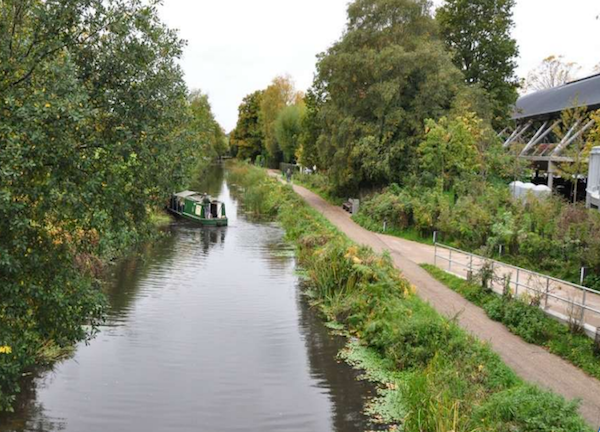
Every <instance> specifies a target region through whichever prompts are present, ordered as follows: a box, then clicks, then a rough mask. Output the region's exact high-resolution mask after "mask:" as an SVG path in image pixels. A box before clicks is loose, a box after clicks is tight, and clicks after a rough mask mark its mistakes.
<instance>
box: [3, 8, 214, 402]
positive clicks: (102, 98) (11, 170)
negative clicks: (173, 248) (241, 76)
mask: <svg viewBox="0 0 600 432" xmlns="http://www.w3.org/2000/svg"><path fill="white" fill-rule="evenodd" d="M156 6H157V2H156V1H142V0H63V1H21V0H7V1H3V2H0V34H1V35H2V36H1V37H0V298H1V299H2V302H0V317H1V321H2V325H1V326H0V345H6V346H10V347H11V349H12V353H11V354H10V355H2V356H0V411H1V410H4V409H9V408H10V406H11V404H12V402H13V400H14V399H13V395H14V393H15V392H16V391H17V390H18V377H19V376H20V372H21V371H22V370H23V369H24V368H26V367H28V366H30V365H31V364H32V363H33V362H34V361H35V360H36V356H37V355H38V351H39V348H40V346H41V345H42V344H54V345H57V346H65V345H69V344H71V343H73V342H75V341H76V340H78V339H80V338H83V337H85V336H86V335H88V331H87V330H85V329H86V328H87V329H89V328H92V329H93V327H94V325H95V324H97V323H98V322H99V320H100V319H101V317H102V307H101V304H102V302H101V299H102V296H101V294H100V291H99V290H98V289H97V287H94V284H93V281H94V278H95V277H96V275H97V270H98V263H99V261H100V258H110V257H113V256H115V255H116V254H117V252H118V251H119V250H123V249H124V248H127V247H128V246H130V245H131V244H132V243H133V242H135V241H137V240H139V239H142V238H144V237H145V236H146V235H147V234H148V233H149V232H150V212H149V210H150V209H152V208H153V207H160V206H162V205H163V203H164V201H165V198H166V197H168V194H169V193H170V192H172V191H173V190H175V189H177V188H179V187H182V186H183V185H184V183H185V182H186V179H187V178H188V176H189V174H190V172H191V170H192V169H193V168H194V165H195V161H197V160H198V159H199V158H200V156H201V155H202V154H203V152H204V151H205V150H206V149H207V148H208V147H209V146H210V143H209V142H208V141H210V139H209V137H208V136H202V135H200V134H199V128H204V126H205V123H204V120H201V119H200V117H198V113H199V111H202V112H203V113H204V114H203V115H205V114H206V109H207V107H206V105H205V104H204V102H202V104H204V106H203V107H201V109H199V107H198V106H197V104H196V102H197V101H194V100H192V101H191V102H190V101H188V98H187V89H186V87H185V84H184V82H183V79H182V72H181V70H180V68H179V67H178V66H177V59H178V58H179V57H180V55H181V52H182V47H183V42H182V41H181V40H179V38H178V36H177V34H176V33H175V32H173V31H172V30H169V29H168V28H166V27H165V26H164V25H163V24H162V23H161V22H160V20H159V18H158V14H157V9H156ZM205 117H206V116H205ZM195 122H199V123H198V124H197V127H196V129H195V130H194V128H193V127H192V128H189V127H188V125H189V124H190V123H192V124H193V123H195ZM83 324H91V327H83V326H82V325H83Z"/></svg>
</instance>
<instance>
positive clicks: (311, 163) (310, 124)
mask: <svg viewBox="0 0 600 432" xmlns="http://www.w3.org/2000/svg"><path fill="white" fill-rule="evenodd" d="M304 104H305V107H306V110H305V112H304V115H303V116H302V124H301V130H300V136H299V137H298V140H299V144H300V148H299V152H298V153H299V157H298V162H300V163H301V164H302V165H304V166H306V167H309V168H311V169H312V168H313V167H315V166H316V167H317V168H319V169H325V168H326V167H325V166H323V164H322V163H321V160H320V157H319V151H320V147H319V146H317V141H318V140H319V136H320V135H321V130H322V126H321V120H322V119H321V117H322V116H321V114H320V113H321V106H322V105H323V101H322V100H320V99H319V96H318V94H317V93H316V92H315V91H313V90H312V89H309V90H308V92H307V93H306V95H305V96H304Z"/></svg>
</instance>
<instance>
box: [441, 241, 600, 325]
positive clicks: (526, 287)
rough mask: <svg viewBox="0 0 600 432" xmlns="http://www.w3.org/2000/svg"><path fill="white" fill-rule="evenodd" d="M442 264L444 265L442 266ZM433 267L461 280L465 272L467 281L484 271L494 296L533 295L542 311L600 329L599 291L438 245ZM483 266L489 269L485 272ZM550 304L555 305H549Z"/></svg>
mask: <svg viewBox="0 0 600 432" xmlns="http://www.w3.org/2000/svg"><path fill="white" fill-rule="evenodd" d="M440 261H441V262H443V263H444V264H442V265H440ZM446 263H447V264H446ZM434 264H435V265H436V267H439V268H441V269H443V270H447V271H448V272H449V273H453V274H456V275H457V276H459V277H463V274H461V270H462V272H463V273H466V275H465V276H466V277H465V278H466V279H472V278H474V277H475V276H476V275H478V274H481V273H482V269H483V270H484V271H487V272H488V273H489V279H490V283H491V285H490V286H489V288H490V289H492V290H494V291H495V292H498V293H501V294H502V293H505V291H506V290H507V289H514V291H512V294H513V295H514V296H515V297H518V296H519V295H521V296H522V295H523V294H529V295H531V294H532V293H533V297H532V298H533V299H537V300H538V302H539V303H538V304H539V306H540V308H542V309H543V310H544V311H546V312H547V313H550V314H552V315H554V316H558V317H559V318H563V319H565V320H568V321H570V322H574V323H577V322H578V323H579V324H580V325H581V326H583V327H584V328H585V330H586V331H588V332H595V331H596V329H597V328H599V327H600V291H596V290H594V289H591V288H588V287H585V286H583V285H578V284H575V283H572V282H568V281H565V280H561V279H557V278H555V277H552V276H548V275H545V274H542V273H538V272H534V271H531V270H527V269H524V268H521V267H517V266H515V265H512V264H507V263H504V262H500V261H496V260H494V259H491V258H487V257H483V256H481V255H477V254H474V253H471V252H465V251H462V250H460V249H456V248H453V247H451V246H446V245H444V244H441V243H437V242H436V243H435V250H434ZM484 266H487V267H488V268H487V269H484ZM499 271H502V272H503V274H502V276H501V277H499V276H498V275H497V274H496V272H499ZM551 300H554V304H549V302H550V303H552V301H551ZM533 303H534V304H535V302H533ZM542 303H543V304H542ZM561 308H565V309H566V313H562V311H561ZM586 312H589V313H588V314H586ZM586 327H587V328H586Z"/></svg>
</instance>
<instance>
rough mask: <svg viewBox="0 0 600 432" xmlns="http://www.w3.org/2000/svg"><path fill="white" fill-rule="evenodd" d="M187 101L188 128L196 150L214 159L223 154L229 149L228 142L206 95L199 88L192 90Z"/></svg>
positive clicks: (205, 156)
mask: <svg viewBox="0 0 600 432" xmlns="http://www.w3.org/2000/svg"><path fill="white" fill-rule="evenodd" d="M188 101H189V107H190V112H191V121H190V123H188V130H189V133H190V134H191V136H190V138H191V139H192V140H193V142H195V143H196V145H197V146H198V150H199V151H201V152H202V154H203V157H204V158H210V159H214V158H217V157H221V156H223V155H225V154H226V153H227V151H228V150H229V143H228V141H227V137H226V136H225V132H224V131H223V128H222V127H221V125H219V123H217V121H216V120H215V117H214V115H213V113H212V109H211V106H210V102H209V100H208V96H207V95H206V94H204V93H202V91H201V90H194V91H192V92H191V93H190V95H189V97H188Z"/></svg>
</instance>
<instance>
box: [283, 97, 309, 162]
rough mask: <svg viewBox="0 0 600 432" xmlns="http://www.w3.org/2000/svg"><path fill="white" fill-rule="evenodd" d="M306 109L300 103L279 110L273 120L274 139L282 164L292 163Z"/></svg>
mask: <svg viewBox="0 0 600 432" xmlns="http://www.w3.org/2000/svg"><path fill="white" fill-rule="evenodd" d="M305 111H306V107H305V106H304V103H303V102H302V101H300V102H299V103H297V104H294V105H290V106H287V107H285V108H283V109H282V110H281V112H280V113H279V115H278V116H277V120H275V138H276V139H277V142H278V143H279V147H280V148H281V151H282V152H283V161H284V162H294V161H295V160H296V159H297V157H296V155H297V154H298V150H299V148H300V142H299V140H300V134H301V131H302V118H303V116H304V112H305Z"/></svg>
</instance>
